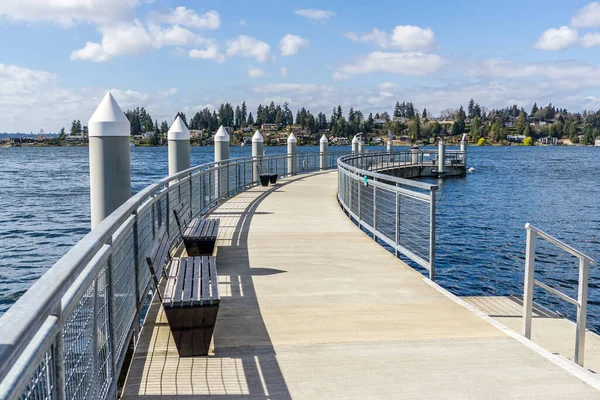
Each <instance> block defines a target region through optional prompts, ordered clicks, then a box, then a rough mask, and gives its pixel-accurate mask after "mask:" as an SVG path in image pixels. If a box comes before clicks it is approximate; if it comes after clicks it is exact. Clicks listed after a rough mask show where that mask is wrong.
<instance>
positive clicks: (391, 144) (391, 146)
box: [387, 131, 394, 153]
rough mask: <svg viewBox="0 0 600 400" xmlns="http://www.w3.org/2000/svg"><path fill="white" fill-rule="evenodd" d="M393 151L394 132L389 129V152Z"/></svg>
mask: <svg viewBox="0 0 600 400" xmlns="http://www.w3.org/2000/svg"><path fill="white" fill-rule="evenodd" d="M392 151H394V136H393V135H392V132H390V131H388V139H387V152H388V153H391V152H392Z"/></svg>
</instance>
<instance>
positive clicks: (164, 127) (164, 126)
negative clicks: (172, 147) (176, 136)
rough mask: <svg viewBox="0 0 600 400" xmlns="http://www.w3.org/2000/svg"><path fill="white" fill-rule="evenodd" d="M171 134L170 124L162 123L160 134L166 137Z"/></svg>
mask: <svg viewBox="0 0 600 400" xmlns="http://www.w3.org/2000/svg"><path fill="white" fill-rule="evenodd" d="M167 132H169V123H168V122H167V121H163V122H161V123H160V133H161V134H163V135H166V134H167Z"/></svg>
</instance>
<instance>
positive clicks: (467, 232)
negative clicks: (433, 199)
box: [0, 147, 600, 332]
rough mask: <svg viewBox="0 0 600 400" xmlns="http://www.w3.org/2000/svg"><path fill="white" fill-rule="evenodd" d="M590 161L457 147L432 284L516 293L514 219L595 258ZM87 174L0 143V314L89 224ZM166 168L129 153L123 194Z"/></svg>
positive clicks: (569, 153)
mask: <svg viewBox="0 0 600 400" xmlns="http://www.w3.org/2000/svg"><path fill="white" fill-rule="evenodd" d="M342 149H343V148H332V149H331V150H333V151H335V150H342ZM266 150H267V154H275V153H283V152H285V151H286V149H285V147H267V148H266ZM369 150H374V148H369ZM299 151H301V152H310V151H318V149H317V148H316V147H313V148H310V147H299ZM250 153H251V149H250V147H232V148H231V156H232V157H241V156H249V155H250ZM191 158H192V165H197V164H201V163H206V162H210V161H212V159H213V148H212V147H194V148H192V153H191ZM599 161H600V149H598V148H591V147H586V148H584V147H481V148H480V147H471V148H469V166H473V167H475V168H476V172H475V173H473V174H469V175H468V176H467V177H464V178H452V179H447V180H444V181H437V180H436V181H434V182H435V183H437V184H438V185H439V186H440V190H439V192H438V208H437V248H436V257H437V262H436V265H437V277H436V281H437V282H438V283H440V284H441V285H442V286H444V287H445V288H447V289H449V290H450V291H452V292H453V293H455V294H458V295H461V296H462V295H520V294H522V291H523V287H522V285H523V265H524V252H525V229H524V224H525V223H526V222H531V223H532V224H534V225H536V226H538V227H539V228H541V229H543V230H546V231H547V232H549V233H551V234H553V235H554V236H556V237H558V238H559V239H561V240H564V241H566V242H567V243H569V244H571V245H573V246H574V247H575V248H577V249H579V250H581V251H583V252H584V253H586V254H588V255H589V256H591V257H592V258H594V259H596V260H599V261H600V208H599V204H598V202H599V200H600V173H598V165H600V164H599ZM88 174H89V170H88V149H87V148H84V147H69V148H66V147H63V148H32V147H21V148H0V314H2V313H3V312H4V311H6V310H7V309H8V308H9V307H10V305H11V304H13V303H14V302H15V301H16V300H17V299H18V298H19V296H20V295H21V294H22V293H23V292H24V291H25V290H27V288H28V287H29V286H31V285H32V283H33V282H34V281H35V280H36V279H37V278H38V277H39V276H40V275H41V274H42V273H43V272H44V271H45V270H47V269H48V268H49V267H51V266H52V264H53V263H54V262H56V261H57V260H58V259H59V258H60V257H61V256H62V255H63V254H64V253H65V252H66V251H67V250H68V249H69V248H70V247H71V246H73V245H74V244H75V243H76V242H77V241H78V240H79V239H81V238H82V237H83V236H84V235H85V234H86V233H87V232H88V231H89V226H90V211H89V176H88ZM166 174H167V148H166V147H160V148H143V147H136V148H133V149H132V186H133V191H134V192H137V191H139V190H140V189H142V188H143V187H145V186H147V185H148V184H150V183H153V182H155V181H156V180H158V179H160V178H162V177H164V176H165V175H166ZM538 244H539V246H538V247H539V252H538V255H539V257H538V264H537V270H536V274H537V275H536V277H537V278H539V279H541V280H542V281H544V282H546V283H548V284H551V285H552V286H553V287H555V288H557V289H559V290H563V291H565V292H566V293H567V294H569V295H571V296H574V297H575V296H576V286H577V276H578V275H577V274H578V269H577V263H576V260H575V259H574V258H573V257H570V256H568V257H566V256H564V255H562V254H561V253H560V252H559V251H556V250H555V249H554V248H553V247H551V246H550V245H547V244H544V242H542V241H538ZM599 271H600V269H599V268H598V267H596V266H592V269H591V276H590V308H589V312H588V324H589V325H588V326H589V327H590V328H592V329H594V330H595V331H596V332H600V290H599V285H600V272H599ZM536 296H537V297H536V301H539V302H541V303H542V304H544V305H545V306H547V307H548V308H550V309H552V310H557V311H559V312H561V313H563V314H564V315H567V316H569V317H571V318H572V317H573V316H574V307H572V306H570V305H568V304H565V303H564V302H561V301H558V300H556V299H555V298H552V297H550V296H548V295H546V294H544V293H543V292H536Z"/></svg>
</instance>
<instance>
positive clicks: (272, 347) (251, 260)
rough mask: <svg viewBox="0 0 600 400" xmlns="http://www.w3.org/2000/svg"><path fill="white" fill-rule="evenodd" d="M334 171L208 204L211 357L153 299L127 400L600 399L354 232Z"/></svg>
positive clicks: (570, 374) (534, 350)
mask: <svg viewBox="0 0 600 400" xmlns="http://www.w3.org/2000/svg"><path fill="white" fill-rule="evenodd" d="M336 180H337V174H336V173H335V172H325V173H317V174H314V175H307V176H298V177H293V178H288V179H285V180H283V181H281V183H280V184H278V185H277V186H275V187H270V188H263V187H256V188H254V189H251V190H248V191H246V192H244V193H242V194H239V195H238V196H236V197H234V198H232V199H230V200H228V201H227V202H225V203H223V204H222V205H221V206H220V207H218V208H217V209H216V210H215V211H214V212H213V214H214V215H216V216H218V217H219V218H221V221H222V228H221V232H220V235H219V240H218V245H219V252H218V263H219V264H218V265H219V274H220V276H219V286H220V291H221V298H222V300H221V308H220V314H219V316H218V318H217V324H216V327H215V332H214V340H213V345H212V348H211V353H210V355H209V356H208V357H198V358H191V359H190V358H185V359H184V358H179V356H178V354H177V350H176V348H175V344H174V343H173V339H172V337H171V334H170V331H169V327H168V325H167V324H166V320H165V317H164V314H163V312H162V310H161V307H160V304H159V303H157V302H155V303H153V305H152V306H151V309H150V312H149V315H148V317H147V318H148V319H149V322H146V323H145V324H144V328H143V331H142V334H141V337H140V342H139V344H138V348H137V350H136V352H135V355H134V357H133V361H132V365H131V369H130V372H129V375H128V377H127V381H126V384H125V387H124V398H126V399H134V398H140V399H162V398H169V399H171V398H172V399H177V398H187V399H192V398H232V399H235V398H252V399H285V398H295V399H312V398H327V399H338V398H339V399H351V398H353V399H365V398H403V399H429V398H440V399H442V398H443V399H483V398H485V399H507V398H527V399H558V398H573V399H574V398H581V399H583V398H586V399H592V398H600V393H599V392H598V391H597V389H596V388H594V387H593V386H592V385H590V384H588V383H585V382H584V381H583V380H582V379H581V376H583V375H585V374H586V373H585V371H584V370H583V369H579V368H578V367H576V366H572V370H569V369H568V368H564V366H561V365H557V364H556V363H555V360H553V359H552V357H550V358H549V357H548V354H545V353H543V352H542V353H540V352H539V351H537V350H538V349H537V347H536V346H531V345H527V344H526V343H523V342H522V341H518V340H516V339H515V338H513V337H511V336H510V335H509V334H507V332H505V331H504V330H502V329H499V328H498V327H496V326H494V325H493V324H491V323H489V322H488V321H486V320H485V319H482V318H481V317H480V316H478V315H477V314H475V313H473V312H472V311H471V310H469V309H467V308H465V307H464V306H463V305H462V304H460V302H457V301H456V299H455V298H453V296H452V295H450V294H449V293H447V292H445V291H444V290H443V289H440V288H439V287H437V285H435V284H433V285H432V284H431V283H430V282H428V280H427V279H426V278H424V277H423V275H421V274H420V273H418V272H416V271H415V270H414V269H412V268H410V267H409V266H408V265H406V264H404V263H403V262H401V261H400V260H399V259H397V258H396V257H394V255H393V254H391V253H390V252H388V251H387V250H385V249H384V248H383V247H381V246H380V245H379V244H377V243H376V242H375V241H373V240H372V239H371V238H369V236H367V235H366V234H365V233H363V232H362V231H360V230H359V229H357V227H356V225H354V224H353V223H352V222H351V221H350V220H349V219H348V218H347V217H346V215H345V214H344V213H343V212H342V210H341V209H340V206H339V205H338V202H337V200H336ZM476 301H477V299H473V300H471V301H470V302H471V303H472V304H473V303H474V302H476ZM512 311H513V312H514V311H515V309H514V307H513V310H512ZM569 339H570V340H571V341H572V337H571V338H569ZM597 343H600V341H599V342H597ZM589 345H591V346H594V345H597V344H592V343H589ZM588 355H590V353H588ZM554 357H556V356H554ZM574 372H575V373H574ZM576 373H579V374H581V376H577V375H576ZM589 375H590V376H588V378H589V379H590V380H591V379H593V377H591V374H589ZM597 385H600V383H598V384H597ZM596 387H600V386H596ZM196 396H198V397H196Z"/></svg>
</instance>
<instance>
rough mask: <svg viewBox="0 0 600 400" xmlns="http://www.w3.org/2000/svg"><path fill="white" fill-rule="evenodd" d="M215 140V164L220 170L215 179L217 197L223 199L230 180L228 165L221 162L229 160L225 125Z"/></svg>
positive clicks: (227, 134) (227, 135) (227, 136)
mask: <svg viewBox="0 0 600 400" xmlns="http://www.w3.org/2000/svg"><path fill="white" fill-rule="evenodd" d="M213 140H214V142H215V162H217V163H219V164H218V165H219V169H218V170H217V174H216V175H217V176H216V177H215V184H216V185H217V186H216V193H217V197H221V196H223V195H225V194H226V193H227V191H228V189H227V186H228V185H227V183H228V180H229V176H228V175H229V174H228V172H229V171H228V168H227V165H226V163H223V162H221V161H225V160H229V133H227V130H226V129H225V127H223V125H221V127H220V128H219V130H218V131H217V133H216V134H215V137H214V138H213Z"/></svg>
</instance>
